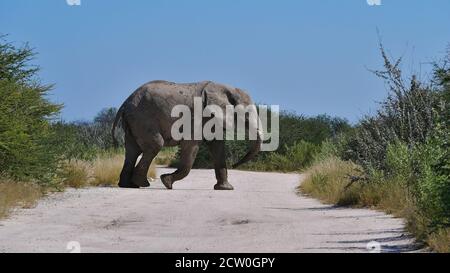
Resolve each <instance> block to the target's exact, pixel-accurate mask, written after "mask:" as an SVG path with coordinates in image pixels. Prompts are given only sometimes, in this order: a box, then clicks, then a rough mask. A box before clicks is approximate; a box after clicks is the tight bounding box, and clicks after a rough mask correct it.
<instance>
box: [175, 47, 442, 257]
mask: <svg viewBox="0 0 450 273" xmlns="http://www.w3.org/2000/svg"><path fill="white" fill-rule="evenodd" d="M380 51H381V55H382V58H383V61H384V68H383V70H381V71H373V73H374V74H375V76H378V77H379V78H380V79H381V80H383V81H385V83H386V86H387V87H388V95H387V97H386V99H385V100H384V101H382V102H381V103H380V106H379V110H378V112H377V113H376V114H375V115H372V116H365V117H363V118H361V120H360V121H359V122H358V123H357V124H355V125H350V124H349V123H348V122H347V121H346V120H343V119H340V118H335V117H329V116H326V115H321V116H317V117H304V116H300V115H297V114H295V113H289V112H282V113H280V143H281V147H280V148H279V149H278V150H277V151H276V152H270V153H267V152H266V153H260V154H259V155H258V157H257V158H256V159H255V160H253V161H252V162H250V163H247V164H246V165H244V166H242V167H241V168H242V169H247V170H257V171H281V172H304V173H305V175H306V179H305V180H304V181H303V183H302V184H301V185H300V187H299V191H300V192H301V193H303V194H307V195H310V196H312V197H315V198H318V199H320V200H322V201H323V202H326V203H330V204H336V205H345V206H356V207H370V208H375V209H380V210H383V211H386V212H387V213H391V214H394V215H396V216H398V217H402V218H404V219H405V220H406V224H407V228H408V230H409V231H410V232H411V233H412V234H414V235H415V237H416V238H417V241H418V242H420V243H423V244H424V245H427V246H429V247H430V248H431V249H433V250H435V251H438V252H450V144H449V143H450V50H449V52H448V54H447V56H446V57H445V58H444V59H443V60H442V61H441V62H438V63H435V64H434V68H433V77H432V79H430V80H429V81H426V82H421V81H419V80H418V77H417V76H416V75H410V76H409V77H407V76H405V75H403V73H402V71H401V69H400V66H401V64H402V62H401V61H402V60H401V59H399V60H391V59H389V58H388V57H387V55H386V53H385V50H384V48H383V47H382V46H380ZM247 146H248V143H247V142H245V141H233V142H228V143H227V150H228V151H227V152H228V160H229V163H232V162H236V161H237V159H239V158H241V157H242V155H243V154H245V152H246V151H247ZM174 164H176V162H174ZM194 166H195V167H196V168H212V165H211V160H210V158H209V153H208V150H207V148H206V147H201V149H200V151H199V154H198V156H197V160H196V162H195V164H194Z"/></svg>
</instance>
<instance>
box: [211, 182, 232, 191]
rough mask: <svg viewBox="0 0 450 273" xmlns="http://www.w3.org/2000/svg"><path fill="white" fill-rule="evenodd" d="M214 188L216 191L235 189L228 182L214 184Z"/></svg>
mask: <svg viewBox="0 0 450 273" xmlns="http://www.w3.org/2000/svg"><path fill="white" fill-rule="evenodd" d="M214 189H215V190H216V191H232V190H234V188H233V186H232V185H231V184H230V183H228V182H223V183H217V184H216V185H214Z"/></svg>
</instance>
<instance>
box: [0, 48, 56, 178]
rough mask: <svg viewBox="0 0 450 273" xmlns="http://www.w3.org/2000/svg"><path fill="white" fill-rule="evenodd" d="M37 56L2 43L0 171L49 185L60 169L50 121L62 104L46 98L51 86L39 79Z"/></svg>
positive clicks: (10, 175) (29, 51)
mask: <svg viewBox="0 0 450 273" xmlns="http://www.w3.org/2000/svg"><path fill="white" fill-rule="evenodd" d="M33 55H34V53H33V52H32V50H31V49H30V48H29V47H28V46H24V47H22V48H17V47H15V46H13V45H12V44H9V43H5V42H3V40H0V97H1V100H0V170H2V172H3V173H5V174H7V175H8V176H9V177H11V178H13V179H15V180H24V181H29V180H35V181H37V182H39V183H44V184H48V183H50V182H51V181H52V179H53V178H54V176H55V174H56V170H57V167H58V160H59V157H60V154H59V153H58V149H57V148H56V147H57V146H58V139H57V138H56V137H55V132H54V131H53V130H52V127H51V125H50V120H51V119H52V118H54V117H55V115H57V114H58V113H59V110H60V109H61V105H57V104H53V103H51V102H50V101H49V100H48V99H47V95H48V92H49V90H50V89H51V86H48V85H42V84H40V83H39V80H38V79H36V73H37V72H38V68H37V67H30V66H29V65H28V62H29V61H30V60H31V59H32V57H33Z"/></svg>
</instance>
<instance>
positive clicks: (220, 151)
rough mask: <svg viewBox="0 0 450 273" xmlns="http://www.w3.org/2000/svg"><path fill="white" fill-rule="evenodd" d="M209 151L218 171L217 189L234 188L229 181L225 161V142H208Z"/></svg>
mask: <svg viewBox="0 0 450 273" xmlns="http://www.w3.org/2000/svg"><path fill="white" fill-rule="evenodd" d="M208 148H209V152H210V153H211V157H212V159H213V162H214V171H215V173H216V179H217V184H216V185H214V189H215V190H233V189H234V188H233V186H232V185H231V184H230V183H228V171H227V164H226V161H225V142H224V141H212V142H210V143H208Z"/></svg>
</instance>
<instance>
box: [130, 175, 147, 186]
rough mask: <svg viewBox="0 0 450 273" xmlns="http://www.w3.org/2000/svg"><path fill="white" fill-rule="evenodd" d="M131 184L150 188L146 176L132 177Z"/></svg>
mask: <svg viewBox="0 0 450 273" xmlns="http://www.w3.org/2000/svg"><path fill="white" fill-rule="evenodd" d="M131 182H132V184H135V185H137V186H138V187H144V188H145V187H150V183H149V182H148V179H147V176H145V175H133V177H132V178H131Z"/></svg>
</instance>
